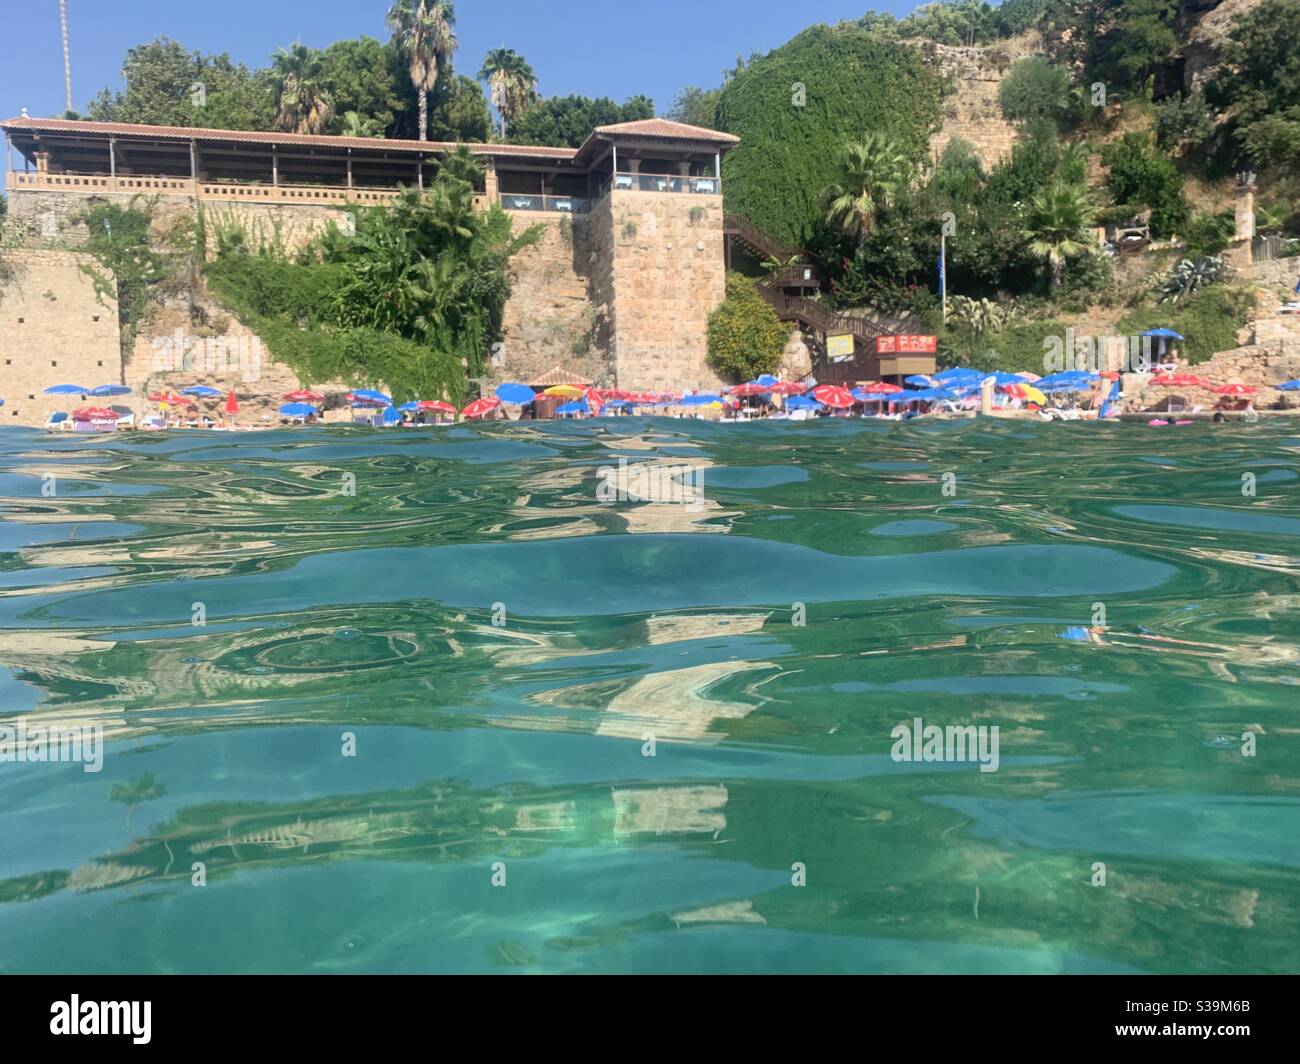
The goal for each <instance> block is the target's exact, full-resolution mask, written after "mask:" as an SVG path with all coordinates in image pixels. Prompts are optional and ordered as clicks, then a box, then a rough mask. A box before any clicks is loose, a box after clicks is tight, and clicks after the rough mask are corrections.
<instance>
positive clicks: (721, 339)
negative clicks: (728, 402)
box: [709, 273, 790, 381]
mask: <svg viewBox="0 0 1300 1064" xmlns="http://www.w3.org/2000/svg"><path fill="white" fill-rule="evenodd" d="M789 334H790V330H789V328H788V327H787V326H785V325H782V324H781V320H780V319H779V318H778V317H777V316H776V311H774V310H773V309H772V308H771V307H770V306H768V305H767V304H766V303H765V302H764V301H763V299H762V297H761V296H760V295H759V294H758V292H757V290H756V289H755V287H754V282H753V281H752V280H750V279H749V278H748V277H745V276H744V275H743V274H739V273H732V274H728V275H727V296H726V298H725V299H724V300H723V301H722V303H721V304H719V305H718V308H717V309H716V310H715V311H714V312H713V313H712V314H710V315H709V365H710V366H712V367H713V369H714V370H715V371H716V372H717V373H718V374H719V375H720V376H722V377H728V378H732V379H734V380H737V381H748V380H753V379H754V378H755V377H757V376H758V375H759V374H762V373H771V372H772V371H773V370H775V369H776V368H777V366H778V365H780V363H781V352H782V351H783V350H784V349H785V343H786V340H787V338H788V337H789Z"/></svg>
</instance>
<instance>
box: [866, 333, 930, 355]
mask: <svg viewBox="0 0 1300 1064" xmlns="http://www.w3.org/2000/svg"><path fill="white" fill-rule="evenodd" d="M938 349H939V338H938V337H937V336H877V337H876V354H878V355H933V354H934V353H935V352H936V351H937V350H938Z"/></svg>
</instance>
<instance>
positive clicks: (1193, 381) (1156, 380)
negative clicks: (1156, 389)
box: [1151, 373, 1213, 388]
mask: <svg viewBox="0 0 1300 1064" xmlns="http://www.w3.org/2000/svg"><path fill="white" fill-rule="evenodd" d="M1151 383H1152V384H1159V385H1161V386H1163V387H1166V388H1210V387H1213V385H1212V384H1211V382H1210V381H1207V380H1206V379H1205V378H1204V377H1202V376H1200V375H1199V374H1196V373H1162V374H1159V375H1158V376H1155V377H1152V378H1151Z"/></svg>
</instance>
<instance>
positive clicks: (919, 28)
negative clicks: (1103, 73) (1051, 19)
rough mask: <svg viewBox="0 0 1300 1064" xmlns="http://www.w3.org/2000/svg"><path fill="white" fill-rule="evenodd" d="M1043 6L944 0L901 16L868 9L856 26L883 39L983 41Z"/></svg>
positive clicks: (1034, 16)
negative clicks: (897, 16)
mask: <svg viewBox="0 0 1300 1064" xmlns="http://www.w3.org/2000/svg"><path fill="white" fill-rule="evenodd" d="M1045 7H1046V0H1005V2H1004V3H1002V4H1001V5H999V6H998V7H993V6H992V5H990V4H986V3H981V2H980V0H946V2H941V3H932V4H923V5H922V6H920V7H918V8H917V9H916V10H915V11H913V12H912V13H911V14H910V15H908V16H906V17H905V18H902V19H896V18H895V17H894V16H893V15H886V14H880V13H878V12H875V11H870V12H868V13H867V14H866V15H864V16H863V17H862V18H861V19H859V20H858V25H859V26H860V27H861V28H863V29H865V30H868V31H869V32H871V33H873V34H875V35H877V36H879V37H881V38H883V39H886V40H892V39H907V38H918V37H919V38H924V39H925V40H927V41H935V42H936V43H938V44H949V45H960V44H965V45H972V44H984V43H986V42H988V41H991V40H995V39H997V38H999V37H1010V36H1012V35H1014V34H1017V33H1020V32H1021V31H1022V30H1025V29H1028V28H1029V27H1030V26H1032V25H1033V24H1034V23H1035V22H1036V21H1037V20H1038V18H1039V17H1040V16H1041V15H1042V13H1043V10H1044V8H1045Z"/></svg>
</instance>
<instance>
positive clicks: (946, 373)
mask: <svg viewBox="0 0 1300 1064" xmlns="http://www.w3.org/2000/svg"><path fill="white" fill-rule="evenodd" d="M985 376H987V374H984V373H981V372H980V371H979V370H977V369H974V368H973V367H971V366H953V367H952V368H951V369H945V370H942V371H940V372H939V373H936V374H935V375H934V379H935V380H936V381H945V382H949V381H954V380H961V379H962V378H964V377H977V378H979V379H980V380H983V379H984V377H985Z"/></svg>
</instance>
